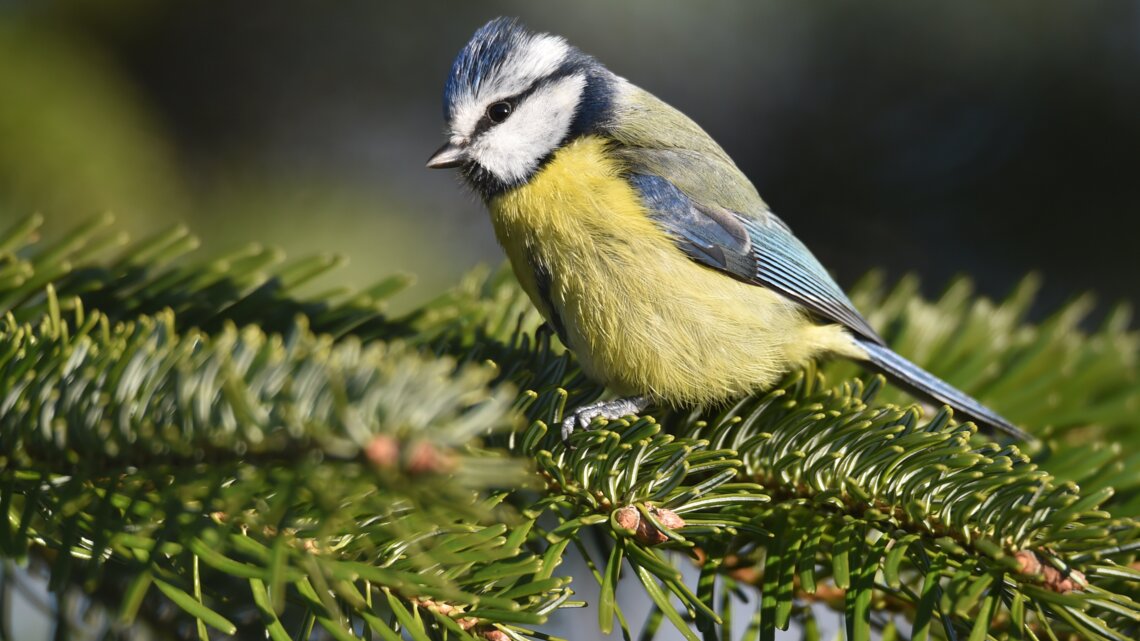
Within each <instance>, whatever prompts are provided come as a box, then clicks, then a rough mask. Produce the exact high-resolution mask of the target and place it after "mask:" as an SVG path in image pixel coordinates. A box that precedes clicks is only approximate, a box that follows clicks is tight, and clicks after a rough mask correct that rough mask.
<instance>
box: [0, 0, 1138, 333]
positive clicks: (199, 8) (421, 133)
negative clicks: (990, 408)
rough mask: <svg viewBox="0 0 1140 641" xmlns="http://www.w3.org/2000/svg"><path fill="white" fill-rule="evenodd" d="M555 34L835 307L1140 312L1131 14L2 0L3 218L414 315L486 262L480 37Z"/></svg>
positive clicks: (976, 4) (956, 6) (1036, 9)
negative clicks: (791, 252) (177, 241)
mask: <svg viewBox="0 0 1140 641" xmlns="http://www.w3.org/2000/svg"><path fill="white" fill-rule="evenodd" d="M501 14H507V15H519V16H521V17H522V18H523V19H524V21H525V22H526V23H527V24H528V25H530V26H531V27H533V28H536V29H540V30H546V31H553V32H556V33H560V34H562V35H564V36H566V37H567V38H568V39H569V40H570V41H571V42H572V43H574V44H576V45H578V46H580V47H581V48H582V49H584V50H586V51H587V52H590V53H592V54H594V55H596V56H597V57H598V58H599V59H600V60H602V61H603V62H604V63H606V64H607V65H608V66H609V67H610V68H611V69H613V70H614V71H616V72H617V73H619V74H621V75H624V76H626V77H628V78H629V79H630V80H632V81H633V82H634V83H636V84H639V85H641V86H643V87H645V88H647V89H649V90H650V91H652V92H654V93H656V94H657V95H658V96H660V97H662V98H664V99H665V100H666V101H668V102H670V103H672V104H673V105H675V106H677V107H678V108H680V109H682V110H683V111H685V112H686V113H688V114H689V115H690V116H692V117H693V118H694V119H695V120H696V121H697V122H699V123H700V124H701V125H702V126H704V127H705V128H706V129H707V130H708V131H709V133H710V134H712V135H713V137H714V138H716V139H717V140H718V141H720V142H721V144H722V145H723V146H724V147H725V148H726V149H727V150H728V152H729V153H730V154H731V155H732V156H733V157H734V158H735V159H736V161H737V162H738V164H740V166H741V168H742V169H743V170H744V171H745V173H746V174H748V175H749V176H750V177H751V178H752V179H753V181H754V182H755V183H756V185H757V187H758V188H759V189H760V192H761V194H762V195H763V196H764V197H765V199H766V200H767V201H768V202H769V204H770V205H771V206H772V207H773V209H774V210H775V211H776V212H777V213H778V214H779V215H780V216H781V217H783V218H784V219H785V220H786V221H787V222H788V223H789V224H790V225H791V226H792V227H793V229H795V230H796V231H797V233H798V234H799V235H800V236H801V237H802V238H803V239H804V241H805V242H806V243H807V244H808V245H809V246H810V247H812V248H813V249H814V250H815V251H816V253H817V254H818V256H819V257H820V259H821V260H822V261H823V262H824V264H825V265H827V266H828V267H829V268H830V269H832V270H833V271H834V273H835V274H836V275H837V277H838V279H839V281H840V282H841V283H842V284H844V285H849V284H851V283H852V282H853V281H854V280H856V279H857V278H858V277H859V276H861V275H862V274H864V273H865V272H866V271H867V270H869V269H870V268H873V267H883V268H886V269H887V270H888V273H889V274H890V275H891V276H899V275H901V274H904V273H906V272H910V271H913V272H917V273H918V274H920V275H921V276H922V279H923V281H924V283H925V286H926V289H927V291H928V292H929V293H931V294H934V293H937V292H938V291H939V290H940V289H941V288H942V287H943V286H945V284H946V282H947V281H948V279H950V278H951V277H952V276H954V275H955V274H959V273H965V274H970V275H973V276H974V278H975V280H976V281H977V283H978V289H979V290H980V291H981V292H982V293H984V294H986V295H990V296H1001V295H1003V294H1004V293H1006V292H1008V290H1009V289H1010V288H1011V286H1012V285H1013V283H1015V282H1017V281H1018V280H1019V279H1020V278H1021V277H1022V276H1023V275H1024V274H1025V273H1027V272H1029V271H1037V272H1040V273H1042V274H1043V275H1044V277H1045V289H1044V293H1043V302H1042V303H1041V304H1040V305H1039V311H1048V310H1050V309H1053V308H1055V307H1056V306H1057V305H1058V304H1060V303H1061V302H1063V301H1064V300H1066V299H1069V298H1071V297H1073V296H1074V295H1076V294H1077V293H1079V292H1083V291H1086V290H1092V291H1094V292H1096V293H1098V294H1099V297H1100V300H1102V301H1107V302H1114V301H1117V300H1122V299H1124V300H1140V283H1138V281H1137V276H1138V269H1137V267H1138V266H1140V259H1138V258H1137V256H1136V253H1135V247H1136V245H1137V234H1138V232H1140V4H1138V3H1136V2H1123V1H1122V2H1003V3H994V2H989V1H982V0H979V1H967V2H955V3H942V4H939V5H932V4H927V3H922V4H919V3H908V2H878V3H811V4H808V3H800V2H795V1H794V0H786V1H781V2H765V3H755V2H744V1H740V2H701V3H691V4H688V5H680V6H674V5H672V4H666V3H661V2H656V1H652V0H640V1H636V2H626V3H622V4H620V5H618V4H617V3H610V2H603V1H602V0H594V1H590V2H575V3H560V4H554V3H543V4H538V3H529V2H523V1H521V0H519V1H515V2H508V1H499V2H484V3H445V2H415V3H401V4H382V3H379V2H372V1H364V0H358V1H343V2H337V3H316V2H300V1H296V0H274V1H269V0H261V1H251V0H246V1H243V2H240V3H239V2H234V3H203V2H190V1H184V2H166V3H152V2H148V1H144V0H136V1H126V2H116V3H91V2H79V1H75V2H32V1H26V2H11V1H9V2H4V1H3V0H0V223H3V222H4V220H3V219H8V218H13V217H15V216H17V215H23V214H26V213H29V212H31V211H41V212H43V213H45V214H46V215H47V216H48V220H49V226H50V230H52V231H53V232H55V233H58V231H59V230H62V229H65V228H67V227H68V226H69V225H71V224H73V222H74V221H75V220H78V219H80V218H82V217H84V216H88V215H90V214H92V213H95V212H98V211H102V210H106V209H109V210H113V211H114V212H116V214H117V215H118V216H119V218H120V221H121V224H122V225H124V226H126V227H127V228H128V229H131V230H133V231H137V232H145V231H149V230H154V229H156V228H158V227H162V226H166V225H169V224H172V223H174V222H178V221H184V222H186V223H187V224H188V225H189V226H190V227H191V229H192V230H194V231H195V232H196V233H198V234H200V235H201V236H203V239H204V249H203V251H205V252H209V253H218V252H222V251H225V250H228V249H234V248H237V247H240V246H243V245H245V244H247V243H249V242H261V243H266V244H274V245H280V246H283V247H285V248H286V249H287V250H288V251H289V252H290V254H291V255H299V254H307V253H314V252H337V253H343V254H346V255H347V256H349V257H350V259H351V261H352V267H351V268H350V269H349V270H347V271H345V272H343V273H342V274H341V275H340V276H339V277H338V278H340V279H341V280H342V281H344V282H347V283H349V284H354V285H363V284H365V283H367V282H370V281H371V280H373V279H375V278H378V277H380V276H382V275H385V274H387V273H390V272H393V271H407V272H412V273H415V274H417V275H419V276H420V277H421V278H420V285H419V286H418V287H417V288H415V289H414V290H413V291H412V292H411V293H410V294H406V295H405V298H404V304H405V305H410V304H412V303H414V302H415V301H418V300H423V299H424V298H426V297H428V296H430V295H431V294H433V293H434V292H436V291H438V290H439V289H441V288H443V287H445V286H447V285H448V284H450V283H453V282H454V281H455V280H456V279H457V278H458V276H459V275H460V274H461V273H463V272H464V271H466V270H467V269H469V268H470V266H472V265H473V264H475V263H477V262H489V263H492V264H494V263H497V262H498V261H500V260H501V254H500V253H499V251H498V249H497V247H495V244H494V240H493V237H492V235H491V231H490V225H489V223H488V221H487V219H486V215H485V213H484V212H483V211H482V207H481V205H480V204H479V203H477V202H476V201H475V199H474V198H473V197H472V196H471V195H470V194H468V193H466V192H465V191H464V190H463V189H461V188H460V187H459V186H458V183H457V181H456V179H455V177H454V176H453V175H451V174H450V172H432V171H428V170H426V169H424V168H423V163H424V161H425V160H426V158H427V156H428V155H429V154H430V152H431V151H433V150H434V149H435V148H436V147H437V146H438V145H439V144H440V142H441V141H442V136H441V132H442V127H443V123H442V115H441V106H440V102H441V101H440V95H441V91H442V86H443V82H444V80H445V77H446V74H447V70H448V66H449V64H450V61H451V59H452V58H453V57H454V55H455V54H456V52H457V51H458V50H459V48H460V47H461V46H462V45H463V43H464V42H465V41H466V40H467V38H468V37H469V36H470V34H471V32H472V31H473V30H474V29H475V28H477V27H478V26H479V25H481V24H482V23H483V22H485V21H486V20H487V19H489V18H491V17H494V16H497V15H501Z"/></svg>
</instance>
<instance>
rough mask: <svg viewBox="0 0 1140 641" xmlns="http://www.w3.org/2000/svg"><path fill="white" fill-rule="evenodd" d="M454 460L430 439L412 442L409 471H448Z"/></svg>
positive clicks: (412, 472)
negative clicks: (429, 440)
mask: <svg viewBox="0 0 1140 641" xmlns="http://www.w3.org/2000/svg"><path fill="white" fill-rule="evenodd" d="M453 464H454V461H453V460H452V459H451V457H450V456H448V454H447V453H446V452H444V451H442V450H440V449H439V448H438V447H436V446H435V445H434V444H432V443H430V442H428V441H418V442H416V443H413V444H412V447H411V451H410V452H408V468H407V469H408V472H409V473H411V474H430V473H436V472H446V471H448V470H450V469H451V467H452V465H453Z"/></svg>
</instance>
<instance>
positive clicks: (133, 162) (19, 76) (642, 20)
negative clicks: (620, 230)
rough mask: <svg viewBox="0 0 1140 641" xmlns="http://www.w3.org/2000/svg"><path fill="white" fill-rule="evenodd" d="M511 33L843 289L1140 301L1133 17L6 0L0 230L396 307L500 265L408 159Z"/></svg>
mask: <svg viewBox="0 0 1140 641" xmlns="http://www.w3.org/2000/svg"><path fill="white" fill-rule="evenodd" d="M502 14H507V15H517V16H521V17H522V18H523V19H524V21H525V22H526V23H528V24H529V25H530V26H532V27H533V28H537V29H541V30H547V31H554V32H557V33H560V34H563V35H565V36H566V37H568V38H569V39H570V40H571V42H573V43H575V44H577V45H579V46H580V47H581V48H583V49H584V50H586V51H588V52H590V53H593V54H594V55H596V56H597V57H599V58H600V59H601V60H602V61H603V62H605V63H606V64H608V65H609V66H610V68H611V69H613V70H614V71H616V72H617V73H619V74H622V75H624V76H626V77H628V78H630V79H631V80H633V81H634V82H635V83H637V84H640V85H641V86H643V87H645V88H647V89H649V90H650V91H653V92H654V93H656V94H657V95H659V96H660V97H662V98H664V99H665V100H667V101H669V102H671V103H672V104H674V105H675V106H677V107H679V108H680V109H682V110H683V111H685V112H686V113H688V114H689V115H690V116H692V117H693V118H695V119H696V120H697V121H698V122H699V123H701V124H702V125H703V126H704V127H705V128H706V129H707V130H708V131H709V132H710V133H711V134H712V135H713V136H714V137H715V138H716V139H717V140H719V141H720V142H721V143H722V145H724V147H725V148H726V149H727V150H728V152H729V153H730V154H731V155H732V156H733V157H734V158H735V159H736V160H737V162H738V163H739V164H740V166H741V167H742V168H743V169H744V171H745V172H746V173H747V174H748V175H749V176H750V177H751V178H752V179H753V181H754V182H755V183H756V184H757V186H758V187H759V188H760V191H761V193H762V194H763V195H764V196H765V198H766V199H767V200H768V202H769V203H770V204H771V205H772V207H773V208H774V210H775V211H776V212H777V213H779V215H780V216H781V217H783V218H784V219H785V220H786V221H787V222H788V223H789V224H791V226H792V227H793V229H795V230H796V231H797V232H798V233H799V235H800V236H801V237H802V238H803V239H804V240H805V241H806V242H807V243H808V245H809V246H811V247H812V248H813V249H814V250H815V251H816V253H817V254H818V255H819V257H820V258H821V259H822V260H823V262H824V264H825V265H828V266H829V267H830V268H831V269H832V270H833V271H834V272H835V274H836V276H837V277H838V279H839V281H840V282H841V283H842V284H844V285H849V284H851V283H852V282H854V281H855V280H856V279H857V278H858V277H860V276H861V275H862V274H864V273H865V272H867V271H868V270H869V269H871V268H875V267H880V268H884V269H885V270H886V271H887V273H888V275H889V276H892V277H897V276H900V275H902V274H904V273H907V272H916V273H918V274H920V275H921V276H922V278H923V281H924V283H925V287H926V290H927V292H928V293H930V294H935V293H937V292H938V291H939V290H940V289H941V288H942V287H943V286H944V285H945V284H946V282H947V281H948V280H949V279H950V278H952V277H953V276H954V275H955V274H959V273H964V274H970V275H972V276H973V277H974V278H975V280H976V281H977V286H978V289H979V290H980V292H981V293H983V294H986V295H990V296H1001V295H1003V294H1004V293H1006V292H1007V291H1008V290H1009V289H1010V287H1011V286H1012V285H1013V283H1015V282H1017V281H1018V280H1019V279H1020V278H1021V277H1022V276H1023V275H1024V274H1025V273H1026V272H1029V271H1037V272H1040V273H1041V274H1043V275H1044V277H1045V286H1044V291H1043V294H1042V297H1041V301H1040V303H1039V304H1038V313H1039V314H1043V313H1047V312H1048V311H1049V310H1051V309H1055V308H1056V306H1057V305H1059V304H1060V303H1062V302H1064V301H1065V300H1066V299H1069V298H1071V297H1073V296H1075V295H1077V294H1078V293H1080V292H1084V291H1090V290H1091V291H1093V292H1096V293H1097V294H1099V296H1100V299H1101V300H1102V301H1106V302H1108V303H1111V302H1115V301H1118V300H1132V301H1140V269H1138V267H1140V258H1138V256H1137V247H1138V246H1140V239H1138V234H1140V3H1138V2H1135V1H1130V0H1119V1H1111V2H1110V1H1107V0H1105V1H1098V0H1086V1H1084V2H1071V1H1066V2H1062V1H1028V0H1023V1H1012V2H1000V3H998V2H992V1H990V0H959V1H957V2H953V3H939V4H932V3H912V2H904V1H897V2H863V3H838V2H830V3H804V2H799V1H796V0H779V1H768V2H748V1H744V0H739V1H733V2H725V1H721V2H713V1H708V0H706V1H702V2H691V3H687V4H682V3H680V2H675V3H666V2H661V1H660V0H630V1H626V2H622V3H620V4H619V3H616V2H608V1H605V0H581V1H578V2H573V3H570V2H564V3H535V2H524V1H523V0H513V1H509V0H497V1H494V2H480V3H472V2H464V3H458V2H454V3H452V2H442V1H438V0H419V1H417V2H407V3H382V2H377V1H375V0H341V1H339V2H336V3H318V2H301V1H299V0H243V1H242V2H230V3H217V2H195V1H190V0H184V1H168V2H154V1H153V0H118V1H116V2H90V1H82V0H72V1H66V0H59V1H52V0H0V229H2V228H3V227H4V226H6V224H8V223H9V222H10V221H11V220H14V219H15V218H16V217H19V216H23V215H26V214H28V213H31V212H34V211H39V212H42V213H44V214H45V215H46V216H47V220H48V229H47V234H48V235H52V234H60V233H62V232H63V231H64V230H66V229H68V228H70V227H71V226H73V225H74V224H76V223H77V222H78V221H79V220H82V219H84V218H87V217H89V216H91V215H93V214H96V213H99V212H103V211H112V212H114V213H115V214H116V215H117V217H118V219H119V221H120V222H119V224H120V225H122V226H123V227H124V228H126V229H127V230H129V231H131V232H132V234H133V235H136V236H137V235H142V234H145V233H148V232H153V231H156V230H158V229H160V228H163V227H167V226H170V225H173V224H177V223H185V224H187V225H188V226H189V227H190V228H191V229H192V230H193V231H194V232H195V233H197V234H198V235H200V236H201V237H202V239H203V248H202V249H201V250H200V251H202V252H205V253H209V254H218V253H223V252H226V251H228V250H234V249H237V248H239V247H242V246H245V245H247V244H249V243H251V242H257V243H262V244H270V245H278V246H281V247H283V248H285V249H286V250H287V251H288V252H289V253H290V254H291V255H294V256H297V255H302V254H310V253H317V252H335V253H340V254H343V255H345V256H347V257H348V258H349V259H350V261H351V262H350V265H349V267H348V268H347V269H345V270H342V271H340V272H338V274H337V275H336V276H335V278H336V279H339V281H340V282H342V283H344V284H350V285H357V286H363V285H365V284H367V283H369V282H371V281H373V280H374V279H377V278H379V277H381V276H383V275H386V274H390V273H392V272H394V271H404V272H409V273H412V274H415V275H417V277H418V278H419V284H418V285H417V287H415V288H414V289H412V290H411V291H410V292H408V293H406V294H404V295H403V298H402V299H401V301H400V305H402V306H403V307H405V308H407V307H410V306H412V305H414V304H415V303H416V302H418V301H422V300H425V299H427V298H429V297H431V296H432V295H434V294H436V293H438V292H439V291H440V290H441V289H443V288H445V287H447V286H448V285H450V284H452V283H454V282H455V281H456V280H457V279H458V277H459V276H460V275H461V274H462V273H464V272H465V271H467V270H468V269H470V268H471V267H472V266H473V265H475V264H477V263H480V262H483V263H490V264H497V263H498V262H499V261H501V255H500V253H499V251H498V249H497V247H496V246H495V242H494V239H493V236H492V234H491V230H490V225H489V223H488V221H487V219H486V214H485V213H484V212H483V209H482V206H481V205H480V204H479V203H478V202H477V201H476V199H475V198H474V197H472V196H471V195H470V194H468V193H467V192H465V191H464V190H463V189H462V188H461V187H460V186H459V184H458V182H457V180H456V178H455V176H454V175H452V174H451V173H449V172H433V171H428V170H426V169H424V167H423V164H424V161H425V160H426V159H427V157H428V155H429V154H430V153H431V152H432V151H433V150H434V149H435V148H436V147H437V146H438V145H439V144H440V143H441V141H442V136H441V134H442V128H443V123H442V115H441V106H440V102H441V100H440V95H441V89H442V85H443V82H444V80H445V77H446V74H447V71H448V68H449V65H450V62H451V59H452V57H453V56H454V55H455V53H456V52H457V51H458V49H459V48H460V47H461V46H462V44H463V43H464V42H465V41H466V40H467V38H468V37H469V36H470V34H471V32H472V31H473V30H474V29H475V28H477V27H478V26H479V25H481V24H482V23H484V22H485V21H486V20H488V19H490V18H492V17H494V16H497V15H502ZM323 285H327V283H325V284H323ZM1102 309H1103V308H1102ZM581 585H582V587H583V589H584V590H585V592H584V596H585V598H587V599H592V598H593V596H592V595H591V594H590V593H589V589H590V586H589V582H588V581H585V582H581ZM42 587H43V586H42V585H40V586H39V587H38V588H33V590H40V591H42ZM42 599H46V595H42V594H41V595H39V597H36V598H33V599H32V600H31V601H36V600H42ZM31 601H29V603H30V602H31ZM23 607H26V608H27V609H28V611H32V609H33V608H32V606H31V605H26V606H23ZM589 616H590V617H591V619H590V620H591V621H592V620H593V619H592V617H593V615H589ZM37 621H38V622H37ZM42 621H43V619H42V618H38V617H32V618H21V621H20V623H23V624H24V625H25V627H24V630H23V632H24V634H26V635H29V636H27V637H26V638H36V635H37V634H38V635H40V636H42V635H44V634H47V628H46V627H45V626H44V625H43V623H42ZM562 625H563V626H566V625H569V623H568V622H567V621H563V622H562ZM591 625H592V624H591ZM32 628H36V629H37V630H38V632H35V633H33V632H32V631H31V629H32ZM578 632H579V633H580V632H581V630H580V629H579V630H578ZM564 633H565V632H564Z"/></svg>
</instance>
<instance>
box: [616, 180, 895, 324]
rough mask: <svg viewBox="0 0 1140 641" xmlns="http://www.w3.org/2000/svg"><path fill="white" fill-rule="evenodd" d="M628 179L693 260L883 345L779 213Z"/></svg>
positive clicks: (652, 214)
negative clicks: (755, 211) (736, 207)
mask: <svg viewBox="0 0 1140 641" xmlns="http://www.w3.org/2000/svg"><path fill="white" fill-rule="evenodd" d="M629 180H630V182H631V184H633V186H634V187H635V188H636V189H637V190H638V191H639V192H640V194H641V197H642V200H643V202H644V203H645V205H646V208H647V209H648V210H649V212H650V214H649V215H650V217H652V218H653V219H654V220H655V221H657V223H658V224H660V225H661V226H662V227H663V228H664V229H665V230H666V231H667V232H668V233H669V234H670V235H671V236H673V238H674V239H675V240H676V242H677V245H678V247H680V248H681V250H682V251H684V252H685V253H686V254H688V255H689V257H690V258H692V259H693V260H695V261H697V262H699V263H702V264H704V265H707V266H709V267H712V268H714V269H718V270H720V271H723V272H725V273H726V274H728V275H730V276H732V277H733V278H737V279H739V280H742V281H744V282H747V283H751V284H754V285H761V286H764V287H767V288H769V289H772V290H774V291H777V292H779V293H780V294H783V295H784V296H787V297H788V298H790V299H791V300H794V301H796V302H797V303H799V304H800V305H803V306H804V307H805V308H807V309H808V310H810V311H811V312H813V313H814V314H816V315H818V316H820V317H822V318H824V319H827V320H829V321H832V322H835V323H839V324H841V325H844V326H845V327H847V328H848V329H850V330H851V331H852V332H854V333H855V334H857V335H858V336H860V337H862V338H863V339H865V340H867V341H869V342H871V343H874V344H879V345H882V344H884V342H883V339H882V338H880V337H879V335H878V334H877V333H876V332H875V330H874V329H872V328H871V326H870V325H869V324H868V323H867V321H866V319H864V318H863V316H862V315H860V314H859V312H858V310H856V309H855V306H854V305H852V304H851V301H850V300H849V299H848V298H847V295H846V294H844V293H843V290H842V289H840V288H839V285H837V284H836V283H835V281H834V280H832V278H831V276H830V275H828V273H827V270H825V269H824V268H823V265H821V264H820V263H819V261H818V260H816V258H815V256H813V255H812V253H811V251H810V250H808V248H807V247H806V246H804V244H803V243H802V242H800V240H799V239H798V238H796V236H795V234H793V233H792V230H791V229H789V228H788V226H787V225H785V224H784V222H783V221H781V220H780V219H779V218H777V217H776V216H775V215H773V214H771V213H770V212H767V211H766V210H765V211H764V212H763V213H764V215H762V216H757V215H750V216H745V215H742V214H740V213H737V212H734V211H731V210H729V209H726V208H723V207H720V206H719V205H715V204H712V205H710V204H705V203H698V202H696V201H694V200H693V199H692V198H690V197H689V196H687V195H686V194H685V193H684V192H682V191H681V190H680V189H678V188H677V186H676V185H674V184H673V183H672V182H670V181H669V180H666V179H665V178H662V177H661V176H657V175H652V174H647V173H637V174H631V175H630V176H629ZM761 205H762V203H761Z"/></svg>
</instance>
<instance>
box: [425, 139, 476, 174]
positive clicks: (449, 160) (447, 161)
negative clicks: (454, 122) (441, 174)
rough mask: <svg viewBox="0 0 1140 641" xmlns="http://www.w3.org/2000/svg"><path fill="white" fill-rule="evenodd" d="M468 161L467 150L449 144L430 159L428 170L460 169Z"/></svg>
mask: <svg viewBox="0 0 1140 641" xmlns="http://www.w3.org/2000/svg"><path fill="white" fill-rule="evenodd" d="M466 160H467V148H466V147H462V146H460V145H457V144H455V143H451V142H448V143H447V144H445V145H444V146H442V147H440V148H439V149H438V150H437V151H436V152H435V153H434V154H432V155H431V158H428V161H427V166H428V169H447V168H449V167H458V166H459V165H462V164H463V163H464V162H465V161H466Z"/></svg>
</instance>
